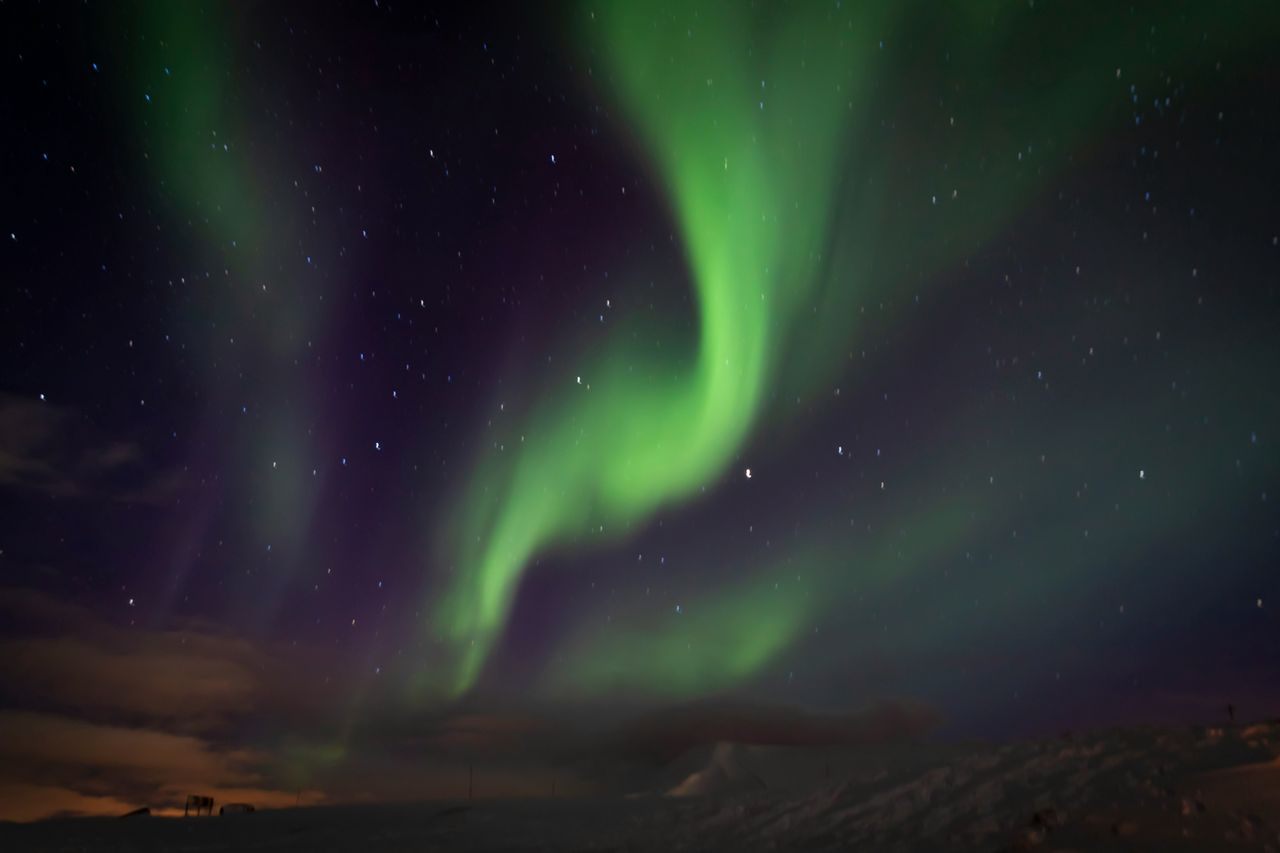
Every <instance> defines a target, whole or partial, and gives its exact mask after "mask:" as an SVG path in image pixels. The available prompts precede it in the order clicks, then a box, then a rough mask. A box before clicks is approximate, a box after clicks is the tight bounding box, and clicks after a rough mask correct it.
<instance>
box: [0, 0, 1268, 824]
mask: <svg viewBox="0 0 1280 853" xmlns="http://www.w3.org/2000/svg"><path fill="white" fill-rule="evenodd" d="M0 19H7V20H6V22H5V25H4V26H3V27H0V29H3V31H4V32H5V33H6V35H5V37H4V39H5V48H4V56H5V63H6V69H7V72H8V74H7V77H6V79H7V86H8V87H9V89H10V90H11V92H13V93H15V94H14V98H13V100H12V102H11V104H10V105H9V106H8V107H7V108H6V114H7V119H6V121H5V122H4V124H5V126H6V130H5V132H4V145H3V154H4V165H5V174H6V190H5V202H6V203H5V206H4V217H5V219H4V223H3V225H4V228H3V232H4V234H5V236H6V238H7V240H6V241H5V243H4V249H3V251H4V255H3V264H4V267H3V268H4V271H5V277H4V279H5V288H6V291H5V301H4V315H3V316H4V324H5V334H4V336H3V346H4V348H5V355H4V361H3V363H4V373H3V376H2V377H0V379H2V382H3V384H2V386H0V495H3V506H4V507H5V508H6V511H5V512H3V513H0V516H2V517H3V520H0V569H2V570H3V581H2V582H0V587H2V590H0V605H2V606H3V612H4V613H5V614H7V616H6V617H5V618H4V619H3V620H0V621H4V622H6V623H8V624H10V625H11V626H12V627H11V628H6V629H4V630H5V633H4V636H3V642H4V643H5V644H6V646H7V652H8V654H7V660H8V661H9V663H6V664H5V666H6V667H7V669H6V670H5V672H4V675H3V683H4V691H3V696H4V702H3V705H2V706H0V715H9V718H10V721H11V722H12V723H13V724H14V726H15V731H16V730H18V729H23V730H25V729H26V728H30V729H31V730H32V731H57V732H73V733H79V734H70V735H67V737H71V738H74V737H80V736H83V737H84V738H85V740H86V742H89V743H92V744H95V745H97V744H101V743H103V742H107V741H112V739H116V740H117V741H118V740H119V739H121V738H123V739H126V740H127V739H136V741H137V743H139V744H141V746H139V747H138V748H137V749H136V750H133V751H134V752H137V753H138V754H150V752H151V751H156V752H166V751H168V752H173V751H177V752H178V753H181V754H182V755H184V756H186V758H185V759H183V760H182V761H179V760H176V759H175V760H174V762H173V765H174V766H168V765H165V768H164V771H165V772H166V773H168V774H169V777H170V778H167V779H164V780H161V779H158V778H155V776H156V772H158V771H154V770H147V769H137V768H132V769H130V770H129V771H128V773H124V771H121V773H124V775H125V776H127V778H126V779H125V781H124V782H117V784H116V787H115V788H113V789H112V790H111V791H106V790H102V789H101V788H100V787H95V785H94V784H83V783H80V782H78V781H76V773H75V772H74V770H75V761H74V760H73V759H69V758H67V757H65V756H61V757H59V758H57V760H56V761H55V760H52V759H46V758H42V756H41V755H40V754H39V752H38V751H36V752H33V753H30V754H28V753H27V752H24V751H22V750H23V749H25V747H23V748H22V749H19V747H18V746H15V744H16V743H17V742H18V740H21V739H20V738H16V737H15V738H14V742H13V743H10V742H8V741H6V740H5V739H4V738H0V751H3V750H10V752H9V753H5V755H7V756H9V759H12V762H13V763H12V766H14V767H16V768H18V769H17V770H16V771H14V772H15V774H16V775H15V776H13V777H12V778H6V779H3V780H0V782H2V783H3V784H4V785H8V786H12V787H14V790H19V791H20V792H21V796H17V799H16V800H15V801H21V802H31V803H33V804H36V805H32V806H31V809H32V812H31V813H32V814H41V813H51V812H53V811H58V810H60V809H64V808H65V809H67V810H71V811H76V810H83V811H93V810H95V809H98V810H102V811H107V812H110V811H112V810H117V807H118V806H119V805H121V804H127V803H129V802H133V801H135V800H137V801H139V802H141V801H142V800H143V799H144V798H148V797H149V798H150V799H151V800H152V801H155V800H156V799H164V798H165V797H171V796H175V795H176V793H175V791H170V790H169V789H167V788H164V787H163V785H167V784H170V783H171V782H173V779H172V778H171V777H172V776H173V775H175V774H179V773H186V772H191V773H193V774H197V775H198V774H199V773H204V774H205V775H206V776H208V775H213V776H217V777H219V781H217V783H216V784H217V785H220V786H222V787H224V788H226V789H234V790H237V791H249V792H256V793H253V794H252V795H253V796H256V797H258V798H259V799H260V800H263V801H270V800H271V798H273V797H274V798H277V799H279V800H280V801H281V802H287V801H289V800H291V799H293V800H294V801H301V800H302V799H303V797H304V795H305V796H307V797H310V798H312V799H313V801H319V800H322V799H328V800H331V801H340V800H342V799H344V798H359V797H365V798H370V797H372V798H378V797H386V796H390V795H392V794H393V793H394V791H395V790H396V789H395V788H394V787H393V786H396V785H401V786H403V785H412V786H415V787H414V790H420V791H424V792H427V793H431V792H436V791H438V790H441V789H442V787H441V786H447V785H450V784H453V782H452V780H453V779H454V777H455V775H456V771H457V768H459V767H462V766H468V765H469V764H470V763H472V762H475V761H476V760H477V758H476V755H477V754H480V755H481V758H480V759H479V760H480V761H481V762H482V763H484V764H485V767H486V770H487V772H489V773H490V775H491V778H498V779H501V780H503V781H502V783H501V784H502V785H503V786H505V787H504V788H503V790H506V791H510V792H517V793H521V792H527V790H534V789H535V788H537V789H538V790H541V788H540V787H538V786H541V785H542V782H541V781H539V782H537V783H536V785H535V784H534V783H532V782H530V781H529V779H530V778H532V776H531V774H533V773H534V770H532V769H531V768H537V772H539V773H540V772H542V768H545V767H546V766H548V765H555V766H557V767H560V766H562V765H563V763H564V761H565V759H564V758H563V755H561V753H560V752H555V750H551V747H550V746H549V747H547V748H548V750H550V751H549V752H547V753H546V754H544V753H540V752H537V751H536V750H534V751H533V752H534V753H535V754H532V755H530V754H528V753H529V748H528V747H527V745H526V744H525V743H524V741H522V740H521V738H522V737H524V736H525V733H527V732H528V731H531V730H537V731H550V732H554V734H548V735H546V737H545V740H546V741H547V742H548V743H554V745H555V748H556V749H565V750H568V749H569V747H568V746H566V744H568V743H569V742H571V741H573V737H574V736H577V733H578V732H579V730H583V731H587V730H589V731H598V730H600V729H603V728H607V727H608V726H609V725H612V724H613V723H615V722H617V721H619V720H625V719H628V718H629V717H630V716H631V715H634V714H639V713H643V712H647V711H651V710H653V709H655V708H657V709H661V708H667V707H676V706H680V705H681V704H682V703H689V702H707V701H722V700H724V701H729V700H732V701H735V702H736V701H750V702H760V703H768V704H772V705H780V706H788V707H790V706H795V707H799V708H804V709H811V710H818V711H824V712H833V713H843V712H847V711H851V710H856V709H858V708H864V707H868V706H872V705H875V704H876V703H879V702H884V701H907V702H911V703H917V704H919V705H920V706H924V707H928V708H931V709H935V710H936V711H937V714H938V716H939V717H940V719H942V720H943V721H944V722H943V723H942V731H943V732H944V733H953V734H958V735H961V736H968V735H972V734H978V735H983V736H998V735H1003V734H1007V733H1018V732H1032V731H1045V730H1051V729H1052V728H1054V727H1055V726H1083V725H1092V724H1102V723H1106V722H1111V721H1116V720H1128V721H1132V720H1146V719H1149V718H1160V719H1191V718H1195V717H1196V716H1197V715H1203V714H1205V713H1207V712H1211V709H1217V708H1219V707H1220V706H1221V705H1223V704H1224V703H1225V702H1226V701H1227V697H1228V696H1230V697H1232V698H1234V699H1235V701H1237V703H1238V704H1240V705H1241V706H1242V707H1244V706H1250V705H1252V706H1254V707H1260V706H1261V705H1263V704H1264V703H1273V704H1274V703H1275V702H1276V701H1277V700H1280V693H1278V692H1277V690H1276V689H1275V686H1274V685H1275V684H1277V683H1280V681H1278V680H1277V678H1278V677H1280V672H1278V671H1277V661H1280V635H1278V634H1277V630H1280V623H1278V622H1277V620H1276V617H1275V615H1274V614H1275V608H1276V606H1280V581H1278V580H1277V577H1280V576H1278V575H1277V573H1276V569H1277V565H1280V564H1278V563H1277V560H1278V559H1280V517H1277V499H1278V498H1280V484H1278V483H1277V477H1278V476H1280V457H1278V456H1277V454H1276V452H1275V450H1274V447H1275V442H1276V440H1277V436H1280V398H1278V397H1277V391H1276V381H1275V380H1276V377H1277V375H1280V374H1278V371H1277V368H1278V367H1280V364H1278V363H1277V362H1278V357H1280V348H1278V346H1277V343H1276V342H1277V341H1278V340H1280V304H1278V300H1280V291H1278V290H1277V282H1278V281H1280V248H1278V245H1280V244H1278V242H1277V241H1278V240H1280V238H1277V236H1276V235H1277V233H1278V232H1280V203H1278V202H1277V201H1276V199H1275V197H1274V187H1276V186H1280V183H1278V179H1280V170H1278V167H1277V163H1276V160H1275V157H1274V155H1273V153H1272V151H1273V149H1274V148H1275V145H1276V137H1277V131H1278V129H1280V128H1278V126H1277V123H1276V110H1275V97H1274V94H1273V93H1274V91H1277V88H1276V87H1277V84H1280V80H1277V71H1276V69H1275V68H1274V67H1272V66H1274V63H1271V64H1268V63H1267V61H1266V58H1267V51H1268V50H1269V49H1270V48H1269V45H1270V44H1272V43H1274V39H1275V37H1276V36H1277V35H1280V16H1277V15H1276V14H1275V13H1274V12H1273V11H1271V10H1270V9H1268V8H1267V7H1266V6H1265V5H1263V4H1242V5H1239V6H1236V7H1232V8H1231V9H1229V10H1226V11H1224V10H1222V9H1216V8H1211V7H1210V6H1209V5H1207V4H1196V3H1185V4H1168V3H1151V4H1138V5H1135V6H1125V7H1123V8H1113V7H1112V6H1111V5H1108V4H1095V5H1092V6H1090V7H1089V8H1088V9H1082V8H1080V7H1072V6H1067V5H1065V4H1058V3H1050V2H1039V1H1038V0H1037V2H1034V3H1021V4H994V3H973V4H961V5H951V6H942V7H939V6H935V5H930V4H916V3H905V4H904V3H885V4H879V3H872V4H860V3H850V2H847V0H846V2H828V3H791V4H786V3H783V4H760V5H750V4H737V3H723V4H719V3H710V4H699V3H688V2H686V3H654V4H648V3H630V4H596V3H565V4H555V5H553V6H549V7H542V8H536V9H535V8H533V7H532V6H530V7H528V8H522V9H518V10H516V9H498V8H489V9H480V10H474V9H471V10H467V9H456V10H449V9H429V10H428V9H424V8H419V7H415V6H411V5H409V4H405V5H404V6H403V8H401V7H399V6H398V5H396V4H387V3H385V2H377V3H374V2H370V3H360V4H350V5H343V6H341V7H337V8H334V9H327V10H320V9H318V8H315V7H313V6H311V5H309V4H265V3H264V4H246V5H222V4H164V3H140V4H126V5H123V6H118V5H117V6H108V5H101V6H95V5H90V6H87V7H83V8H81V7H75V8H71V7H66V8H54V9H45V8H41V7H37V6H30V7H26V8H11V7H5V9H4V10H3V11H2V12H0ZM1273 602H1275V603H1274V604H1273ZM131 662H136V665H138V666H150V667H154V668H156V669H157V670H159V671H163V672H165V673H168V675H165V676H159V677H157V679H155V680H154V681H153V680H151V679H144V680H143V682H141V683H139V682H137V681H136V677H135V676H134V675H133V674H132V667H133V665H134V664H132V663H131ZM90 670H92V671H93V672H95V673H98V675H94V676H92V677H91V676H89V675H87V674H86V673H87V672H89V671H90ZM179 671H181V672H183V673H186V674H184V675H176V674H174V673H176V672H179ZM170 679H173V682H172V683H173V684H178V685H180V686H179V687H174V688H173V689H161V686H160V685H164V684H170V681H169V680H170ZM188 680H189V681H188ZM117 683H129V684H135V688H134V690H132V691H120V690H117V689H113V684H117ZM77 685H88V686H77ZM130 693H132V694H133V695H134V696H135V697H136V698H132V699H131V698H130V697H129V695H125V694H130ZM1207 709H1210V710H1207ZM1258 713H1262V711H1261V710H1259V711H1258ZM1272 713H1273V714H1274V711H1273V712H1272ZM531 720H534V721H537V722H536V723H534V722H530V721H531ZM531 726H532V727H533V728H532V729H531V728H530V727H531ZM543 727H545V728H543ZM569 732H572V733H574V735H573V736H571V735H570V734H568V733H569ZM122 733H124V734H122ZM33 739H38V737H37V736H35V735H33V736H32V737H30V738H26V740H27V741H31V740H33ZM167 739H174V740H172V741H170V740H167ZM112 742H115V741H112ZM14 750H17V752H13V751H14ZM125 751H128V750H125ZM10 753H12V754H10ZM19 753H20V755H19ZM552 753H554V754H552ZM111 754H112V755H115V753H114V752H112V753H111ZM14 755H17V756H18V757H17V758H14V757H13V756H14ZM102 760H103V762H105V763H106V764H111V761H113V760H115V759H110V760H109V759H106V758H104V759H102ZM113 766H114V765H113ZM59 767H61V768H63V770H64V771H65V772H60V771H58V770H57V768H59ZM47 768H53V769H47ZM192 768H194V769H192ZM561 778H562V780H563V782H562V784H564V785H565V786H567V789H573V787H574V786H575V785H576V786H577V789H579V790H584V791H588V790H592V785H593V784H594V782H593V779H592V778H591V777H590V776H589V774H582V775H580V776H576V777H575V776H574V775H573V773H569V772H567V771H563V775H562V776H561ZM201 784H205V785H213V784H215V783H213V782H202V783H201ZM157 786H160V787H157ZM380 786H382V787H380ZM122 791H124V793H121V792H122ZM244 796H250V794H247V793H246V794H244ZM40 803H45V804H52V805H46V806H41V805H39V804H40ZM41 809H44V811H43V812H42V811H41ZM4 816H5V815H3V814H0V817H4Z"/></svg>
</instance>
